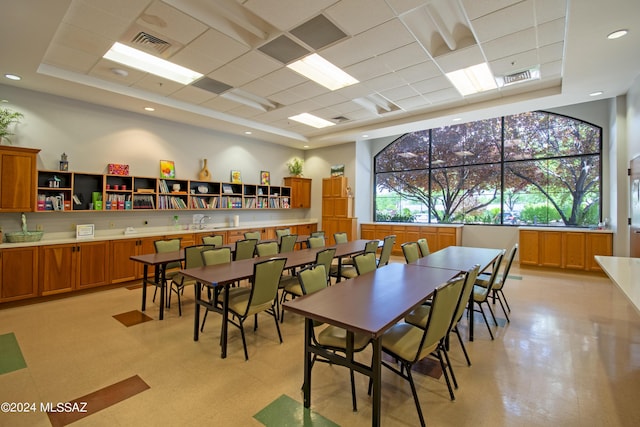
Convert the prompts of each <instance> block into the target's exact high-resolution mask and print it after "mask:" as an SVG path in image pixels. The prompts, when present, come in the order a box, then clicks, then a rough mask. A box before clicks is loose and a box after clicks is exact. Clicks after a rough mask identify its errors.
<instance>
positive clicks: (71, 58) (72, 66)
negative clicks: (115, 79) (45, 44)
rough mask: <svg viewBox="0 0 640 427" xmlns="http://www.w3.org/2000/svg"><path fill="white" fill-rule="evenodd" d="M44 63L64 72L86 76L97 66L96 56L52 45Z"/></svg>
mask: <svg viewBox="0 0 640 427" xmlns="http://www.w3.org/2000/svg"><path fill="white" fill-rule="evenodd" d="M43 62H44V63H45V64H49V65H53V66H56V67H59V68H61V69H64V70H70V71H75V72H78V73H83V74H84V73H87V72H88V71H90V70H91V68H92V67H93V66H94V65H95V64H96V56H95V55H93V54H89V53H86V52H82V51H79V50H76V49H72V48H70V47H67V46H64V45H60V44H51V45H50V46H49V49H48V50H47V55H46V56H45V58H44V60H43Z"/></svg>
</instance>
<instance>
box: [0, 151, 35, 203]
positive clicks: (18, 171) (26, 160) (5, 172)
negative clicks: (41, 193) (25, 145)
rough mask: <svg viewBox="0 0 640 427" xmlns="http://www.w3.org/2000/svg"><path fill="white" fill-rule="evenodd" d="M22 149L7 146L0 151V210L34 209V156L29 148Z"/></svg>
mask: <svg viewBox="0 0 640 427" xmlns="http://www.w3.org/2000/svg"><path fill="white" fill-rule="evenodd" d="M23 150H25V149H22V150H15V151H14V150H12V149H10V148H9V149H6V151H5V149H3V150H1V151H0V210H1V211H5V212H7V211H8V212H28V211H35V210H36V209H35V193H36V156H35V153H34V152H32V151H31V150H29V151H23ZM37 151H40V150H37ZM37 151H36V152H37Z"/></svg>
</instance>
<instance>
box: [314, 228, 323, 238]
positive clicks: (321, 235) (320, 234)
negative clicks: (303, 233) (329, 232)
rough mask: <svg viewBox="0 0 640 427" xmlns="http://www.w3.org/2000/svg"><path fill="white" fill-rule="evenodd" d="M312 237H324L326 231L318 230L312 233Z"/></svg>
mask: <svg viewBox="0 0 640 427" xmlns="http://www.w3.org/2000/svg"><path fill="white" fill-rule="evenodd" d="M311 237H322V238H323V239H324V231H323V230H318V231H314V232H312V233H311Z"/></svg>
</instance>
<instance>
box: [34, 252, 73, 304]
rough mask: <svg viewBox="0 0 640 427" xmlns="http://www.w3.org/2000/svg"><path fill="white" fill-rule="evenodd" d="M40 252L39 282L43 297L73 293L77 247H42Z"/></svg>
mask: <svg viewBox="0 0 640 427" xmlns="http://www.w3.org/2000/svg"><path fill="white" fill-rule="evenodd" d="M39 250H40V252H39V257H38V259H39V265H40V268H39V281H40V286H41V293H42V295H53V294H58V293H61V292H69V291H72V290H73V289H74V288H75V287H74V284H75V281H76V269H75V253H76V245H75V244H69V245H48V246H40V249H39Z"/></svg>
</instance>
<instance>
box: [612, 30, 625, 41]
mask: <svg viewBox="0 0 640 427" xmlns="http://www.w3.org/2000/svg"><path fill="white" fill-rule="evenodd" d="M627 34H629V31H628V30H616V31H614V32H613V33H611V34H609V35H608V36H607V38H608V39H609V40H614V39H619V38H620V37H624V36H626V35H627Z"/></svg>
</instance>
